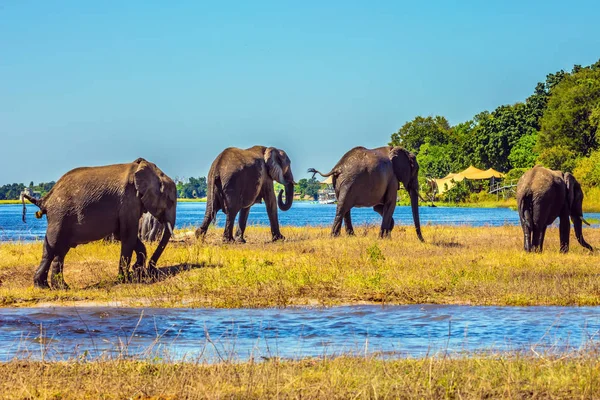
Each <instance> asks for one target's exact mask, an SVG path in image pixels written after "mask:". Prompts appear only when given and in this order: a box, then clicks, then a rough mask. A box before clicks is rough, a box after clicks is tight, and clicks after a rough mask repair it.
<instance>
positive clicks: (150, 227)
mask: <svg viewBox="0 0 600 400" xmlns="http://www.w3.org/2000/svg"><path fill="white" fill-rule="evenodd" d="M164 229H165V226H164V225H163V224H162V223H160V221H159V220H158V219H156V217H155V216H154V215H152V214H150V213H149V212H146V213H144V214H143V215H142V218H140V224H139V229H138V236H139V237H140V240H142V241H148V242H156V241H157V240H158V239H159V238H160V237H161V236H162V234H163V232H164Z"/></svg>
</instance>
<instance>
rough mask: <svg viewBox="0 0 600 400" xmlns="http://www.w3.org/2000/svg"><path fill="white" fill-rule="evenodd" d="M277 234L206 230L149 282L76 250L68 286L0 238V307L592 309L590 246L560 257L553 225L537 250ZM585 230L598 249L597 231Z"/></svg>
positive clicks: (517, 239)
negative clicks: (41, 273) (45, 283)
mask: <svg viewBox="0 0 600 400" xmlns="http://www.w3.org/2000/svg"><path fill="white" fill-rule="evenodd" d="M282 231H283V234H284V235H286V236H287V240H286V241H285V242H278V243H271V242H270V241H269V239H270V231H269V229H268V228H264V227H252V226H251V227H248V229H247V232H246V233H247V240H248V243H247V244H244V245H241V244H227V245H225V244H221V241H220V239H221V238H220V235H221V233H222V231H221V229H216V228H213V227H211V229H210V230H209V234H208V236H207V239H206V241H205V242H204V243H202V242H196V240H195V239H194V238H193V235H192V236H191V239H190V240H189V242H182V243H171V244H170V245H169V247H167V249H166V250H165V253H164V254H163V257H162V258H161V260H160V264H159V266H160V267H161V268H162V271H163V273H164V275H163V277H162V279H161V280H160V281H159V282H155V283H152V284H118V283H116V282H115V278H116V275H117V261H118V258H119V244H118V243H104V242H96V243H91V244H88V245H84V246H79V247H77V248H75V249H73V250H71V251H70V252H69V254H68V255H67V258H66V264H65V279H66V281H67V283H68V284H70V285H71V290H68V291H64V290H58V291H51V290H40V289H34V288H33V285H32V281H33V274H34V271H35V269H36V268H37V266H38V264H39V262H40V258H41V254H42V244H41V243H29V244H21V243H2V244H0V254H1V256H0V305H2V306H24V305H28V306H31V305H36V304H40V303H52V304H63V305H71V304H85V303H86V302H87V303H92V304H107V303H112V304H120V305H131V306H139V305H150V306H158V307H175V306H192V307H199V306H209V307H270V306H289V305H335V304H352V303H362V302H368V303H371V302H373V303H388V304H411V303H437V304H457V303H461V304H480V305H536V304H540V305H551V304H552V305H600V269H598V265H599V261H600V255H599V254H600V253H598V252H595V253H593V254H590V253H589V252H588V251H586V250H585V249H583V248H581V247H580V246H579V245H578V244H577V242H576V241H575V240H574V238H571V252H570V253H569V254H563V255H561V254H559V253H558V247H559V246H558V231H557V229H555V228H550V229H548V232H547V234H546V249H545V250H546V251H545V252H544V253H543V254H527V253H525V252H523V250H522V232H521V229H520V228H519V227H512V226H504V227H480V228H475V227H449V226H437V227H435V226H425V227H423V236H424V237H425V240H426V242H425V243H420V242H419V241H418V240H417V238H416V235H415V234H414V230H413V228H411V227H399V226H397V227H396V228H395V229H394V232H393V235H392V236H393V237H392V239H390V240H381V239H378V237H377V234H378V228H377V227H373V226H371V227H366V226H358V227H356V229H355V231H356V236H354V237H347V236H344V235H342V236H341V237H339V238H337V239H333V238H331V237H330V236H329V228H291V227H284V228H283V230H282ZM584 233H585V235H586V238H587V240H588V242H590V243H591V244H592V245H593V246H599V245H600V229H585V230H584ZM572 235H573V234H572ZM149 247H150V248H149V252H150V251H152V249H153V246H149Z"/></svg>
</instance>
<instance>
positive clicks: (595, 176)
mask: <svg viewBox="0 0 600 400" xmlns="http://www.w3.org/2000/svg"><path fill="white" fill-rule="evenodd" d="M573 175H575V177H576V178H577V180H578V181H579V182H580V183H581V185H582V186H584V187H586V188H590V187H594V186H600V150H596V151H592V153H591V154H590V156H589V157H583V158H580V159H579V160H577V165H576V167H575V169H574V170H573Z"/></svg>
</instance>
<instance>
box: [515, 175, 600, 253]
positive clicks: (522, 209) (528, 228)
mask: <svg viewBox="0 0 600 400" xmlns="http://www.w3.org/2000/svg"><path fill="white" fill-rule="evenodd" d="M582 203H583V191H582V190H581V185H580V184H579V182H577V180H576V179H575V177H574V176H573V175H572V174H571V173H569V172H566V173H563V172H561V171H553V170H550V169H548V168H544V167H542V166H541V165H536V166H535V167H533V168H532V169H530V170H529V171H527V172H525V174H523V176H522V177H521V178H520V179H519V182H518V183H517V206H518V208H519V219H520V220H521V227H522V228H523V236H524V248H525V251H528V252H529V251H536V252H541V251H542V250H543V248H544V236H545V235H546V227H547V226H548V225H550V224H552V222H554V220H555V219H556V218H557V217H559V218H560V225H559V232H560V252H561V253H566V252H568V251H569V233H570V230H571V223H570V222H569V217H570V218H571V220H572V221H573V225H574V226H575V237H577V241H578V242H579V244H580V245H581V246H583V247H585V248H586V249H588V250H593V249H592V246H590V245H589V244H588V243H587V242H586V241H585V240H584V238H583V232H582V229H581V228H582V223H585V224H587V225H589V223H588V222H587V221H586V220H585V219H584V218H583V211H582Z"/></svg>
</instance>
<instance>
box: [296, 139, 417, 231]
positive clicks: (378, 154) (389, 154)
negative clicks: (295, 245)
mask: <svg viewBox="0 0 600 400" xmlns="http://www.w3.org/2000/svg"><path fill="white" fill-rule="evenodd" d="M308 172H309V173H312V174H313V177H314V176H315V174H319V175H321V176H323V177H327V176H333V177H332V181H333V186H334V189H335V194H336V197H337V201H338V203H337V209H336V212H335V218H334V220H333V227H332V229H331V234H332V235H333V236H338V235H339V234H340V229H341V227H342V220H343V221H344V224H345V226H346V233H347V234H348V235H353V234H354V229H353V227H352V220H351V217H350V210H351V209H352V207H373V209H374V210H375V211H376V212H377V213H378V214H379V215H381V216H382V218H383V220H382V223H381V230H380V232H379V236H380V237H387V236H389V235H390V233H391V232H392V229H393V228H394V218H392V215H393V214H394V209H395V208H396V196H397V192H398V188H399V182H402V184H403V185H404V187H405V188H406V190H407V191H408V193H409V194H410V203H411V208H412V215H413V220H414V224H415V229H416V232H417V237H418V238H419V240H420V241H424V240H423V236H422V235H421V223H420V221H419V203H418V202H419V197H420V195H419V182H418V179H417V177H418V174H419V164H418V163H417V160H416V157H415V155H414V154H412V153H410V152H409V151H407V150H405V149H404V148H402V147H397V146H396V147H393V146H385V147H379V148H376V149H367V148H364V147H361V146H359V147H355V148H353V149H351V150H350V151H348V152H347V153H346V154H344V155H343V156H342V158H341V159H340V161H338V163H337V164H336V165H335V167H333V169H332V170H331V171H330V172H328V173H326V174H324V173H322V172H319V171H317V170H316V169H314V168H310V169H309V170H308Z"/></svg>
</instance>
